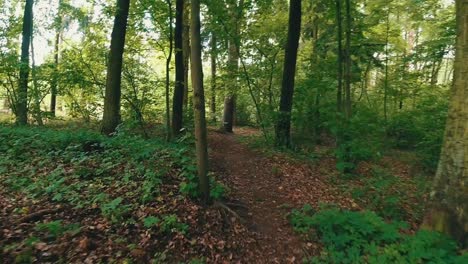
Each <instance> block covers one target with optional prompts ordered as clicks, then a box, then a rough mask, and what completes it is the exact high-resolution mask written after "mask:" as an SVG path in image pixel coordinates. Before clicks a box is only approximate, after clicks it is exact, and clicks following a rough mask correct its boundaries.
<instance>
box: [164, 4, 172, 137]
mask: <svg viewBox="0 0 468 264" xmlns="http://www.w3.org/2000/svg"><path fill="white" fill-rule="evenodd" d="M167 9H168V12H169V55H167V58H166V139H167V140H168V141H169V140H170V139H171V135H172V132H171V112H170V111H171V110H170V109H171V105H170V85H171V60H172V52H173V49H174V44H173V32H172V31H173V28H172V20H173V19H172V0H167Z"/></svg>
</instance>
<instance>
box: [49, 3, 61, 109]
mask: <svg viewBox="0 0 468 264" xmlns="http://www.w3.org/2000/svg"><path fill="white" fill-rule="evenodd" d="M62 5H63V0H59V4H58V11H57V18H56V21H55V44H54V45H55V46H54V76H53V77H52V83H51V87H50V112H51V114H52V116H55V110H56V107H57V84H58V78H57V77H58V76H57V75H58V65H59V55H60V36H61V35H62V27H63V26H62V23H63V22H62V8H63V7H62Z"/></svg>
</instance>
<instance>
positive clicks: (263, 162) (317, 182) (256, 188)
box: [209, 130, 358, 263]
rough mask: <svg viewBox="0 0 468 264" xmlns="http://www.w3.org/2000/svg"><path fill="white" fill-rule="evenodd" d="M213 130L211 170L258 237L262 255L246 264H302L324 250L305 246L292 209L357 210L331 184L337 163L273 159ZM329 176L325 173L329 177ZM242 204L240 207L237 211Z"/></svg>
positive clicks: (210, 143) (350, 201) (273, 157)
mask: <svg viewBox="0 0 468 264" xmlns="http://www.w3.org/2000/svg"><path fill="white" fill-rule="evenodd" d="M250 133H253V131H250V130H237V131H235V134H226V133H221V132H217V131H211V132H210V134H209V154H210V164H211V171H212V172H214V174H215V175H216V176H217V177H218V179H219V180H221V181H222V182H223V183H224V184H225V185H226V186H228V187H229V190H230V191H229V198H230V200H231V201H235V202H234V206H232V208H233V210H235V211H236V213H238V215H239V216H240V217H241V218H242V221H243V222H244V225H246V226H247V228H248V229H249V230H250V231H251V232H253V233H254V234H255V236H256V240H257V243H256V246H257V247H258V248H256V249H252V251H254V252H258V254H257V255H254V256H252V259H249V260H244V261H246V263H302V260H303V258H304V257H306V256H310V255H316V254H318V253H319V251H320V245H319V244H318V243H311V242H306V241H304V240H302V239H301V237H299V235H297V234H296V233H295V232H294V230H293V229H292V227H291V225H290V224H289V221H288V219H287V216H288V213H289V212H291V210H292V208H299V207H302V206H303V205H304V204H305V203H309V204H311V205H312V206H314V207H318V205H319V203H321V202H328V203H334V204H338V205H340V206H341V207H345V208H356V209H357V207H358V206H357V204H355V203H354V202H353V201H352V200H351V199H349V198H346V197H342V195H341V194H340V193H339V191H338V190H337V189H336V188H334V187H333V186H330V184H329V183H327V181H326V177H329V175H330V173H331V174H333V173H334V167H335V166H334V164H335V163H334V161H333V160H322V161H321V162H320V170H318V164H317V166H315V165H314V164H306V163H299V162H298V161H292V160H289V159H287V158H286V157H281V156H280V155H274V156H270V157H269V156H268V155H264V154H263V153H259V151H255V150H252V149H250V148H249V147H248V146H246V145H245V144H243V143H240V142H239V138H238V137H239V135H246V134H250ZM324 170H327V172H326V173H320V172H325V171H324ZM235 204H240V205H242V206H240V207H241V208H236V206H235Z"/></svg>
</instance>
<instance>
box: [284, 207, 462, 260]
mask: <svg viewBox="0 0 468 264" xmlns="http://www.w3.org/2000/svg"><path fill="white" fill-rule="evenodd" d="M290 221H291V224H292V225H293V228H294V230H296V231H297V232H299V233H301V234H304V235H305V236H306V237H308V238H309V239H311V240H313V239H315V238H319V239H320V241H321V242H322V243H323V245H324V249H323V251H322V253H321V255H320V256H318V257H313V258H310V259H307V260H306V262H309V263H428V262H429V263H463V261H465V260H467V256H466V255H465V256H459V255H457V247H456V244H455V242H453V241H452V240H450V239H449V238H447V237H445V236H444V235H441V234H439V233H436V232H429V231H419V232H417V233H416V234H415V235H406V234H404V233H402V232H401V231H402V230H403V229H405V228H407V225H406V224H405V223H403V222H392V223H387V222H385V221H384V220H383V219H382V218H381V217H379V216H378V215H377V214H375V213H374V212H371V211H363V212H354V211H348V210H340V209H338V208H336V207H322V209H321V210H320V211H318V212H315V211H314V210H313V209H312V208H311V207H310V206H309V205H306V206H304V208H302V209H301V210H293V212H292V213H291V215H290Z"/></svg>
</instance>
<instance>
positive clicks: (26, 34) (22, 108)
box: [16, 0, 33, 125]
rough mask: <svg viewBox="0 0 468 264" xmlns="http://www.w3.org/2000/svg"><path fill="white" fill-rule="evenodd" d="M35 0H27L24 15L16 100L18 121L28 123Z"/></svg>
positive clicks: (21, 123)
mask: <svg viewBox="0 0 468 264" xmlns="http://www.w3.org/2000/svg"><path fill="white" fill-rule="evenodd" d="M32 10H33V0H26V5H25V7H24V17H23V33H22V42H21V64H20V71H19V76H20V78H19V85H18V92H17V102H16V123H17V124H18V125H26V124H27V123H28V77H29V47H30V45H31V35H32V20H33V18H32Z"/></svg>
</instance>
